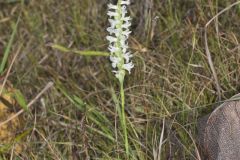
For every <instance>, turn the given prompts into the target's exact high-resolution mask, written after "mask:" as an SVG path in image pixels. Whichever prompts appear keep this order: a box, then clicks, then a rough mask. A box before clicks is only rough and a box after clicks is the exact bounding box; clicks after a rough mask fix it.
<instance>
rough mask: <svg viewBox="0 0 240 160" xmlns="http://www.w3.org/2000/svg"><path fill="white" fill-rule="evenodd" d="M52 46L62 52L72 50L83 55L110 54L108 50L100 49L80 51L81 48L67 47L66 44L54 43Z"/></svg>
mask: <svg viewBox="0 0 240 160" xmlns="http://www.w3.org/2000/svg"><path fill="white" fill-rule="evenodd" d="M51 47H52V48H53V49H57V50H59V51H61V52H65V53H66V52H72V53H75V54H78V55H81V56H109V53H108V52H100V51H79V50H72V49H69V48H66V47H64V46H61V45H58V44H52V45H51Z"/></svg>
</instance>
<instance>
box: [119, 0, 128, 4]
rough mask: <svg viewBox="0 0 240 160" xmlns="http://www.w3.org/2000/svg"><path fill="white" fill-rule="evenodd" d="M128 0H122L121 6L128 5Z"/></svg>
mask: <svg viewBox="0 0 240 160" xmlns="http://www.w3.org/2000/svg"><path fill="white" fill-rule="evenodd" d="M129 4H130V0H122V2H121V5H129Z"/></svg>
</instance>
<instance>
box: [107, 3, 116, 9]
mask: <svg viewBox="0 0 240 160" xmlns="http://www.w3.org/2000/svg"><path fill="white" fill-rule="evenodd" d="M108 8H109V9H117V5H113V4H111V3H110V4H108Z"/></svg>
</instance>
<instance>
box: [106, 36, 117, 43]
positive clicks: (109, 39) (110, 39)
mask: <svg viewBox="0 0 240 160" xmlns="http://www.w3.org/2000/svg"><path fill="white" fill-rule="evenodd" d="M106 38H107V40H108V41H109V42H110V43H113V42H117V38H116V37H113V36H107V37H106Z"/></svg>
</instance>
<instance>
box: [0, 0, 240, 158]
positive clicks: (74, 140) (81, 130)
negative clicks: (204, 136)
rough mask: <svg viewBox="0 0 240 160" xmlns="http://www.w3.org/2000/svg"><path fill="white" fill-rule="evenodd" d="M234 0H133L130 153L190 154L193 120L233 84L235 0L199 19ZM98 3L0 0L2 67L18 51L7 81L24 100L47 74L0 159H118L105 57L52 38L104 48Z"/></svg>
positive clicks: (236, 69)
mask: <svg viewBox="0 0 240 160" xmlns="http://www.w3.org/2000/svg"><path fill="white" fill-rule="evenodd" d="M234 2H236V1H235V0H221V1H220V0H201V1H200V0H181V1H180V0H179V1H178V0H132V4H131V5H130V6H129V11H130V15H131V17H132V18H133V21H132V27H131V30H132V34H131V36H130V39H129V46H130V50H131V51H132V53H133V55H134V58H133V62H134V64H135V67H134V69H133V71H132V73H131V74H130V75H127V76H126V80H125V86H124V88H125V94H126V97H125V99H126V115H127V126H128V134H129V144H130V149H131V156H130V159H140V160H146V159H149V160H150V159H160V157H161V159H184V160H185V159H197V156H198V152H201V151H200V149H199V147H198V143H197V128H196V123H197V119H198V118H199V117H202V116H204V115H206V114H208V113H210V112H211V111H212V110H213V109H214V108H216V106H217V105H218V104H219V103H218V102H219V101H220V102H221V101H224V100H226V99H228V98H229V97H231V96H233V95H234V94H237V93H238V90H239V87H240V86H239V73H240V54H239V51H240V50H239V36H240V31H239V28H240V23H239V18H240V17H239V16H240V6H239V5H235V6H233V7H232V8H229V9H228V10H227V11H226V12H224V13H223V14H221V15H219V16H217V17H216V18H215V19H214V20H213V21H212V22H211V23H210V24H209V25H208V26H207V27H205V26H206V24H207V23H208V22H209V21H210V19H211V18H213V17H214V16H215V15H217V13H219V12H221V11H223V10H224V9H225V8H226V7H228V6H229V5H231V4H233V3H234ZM107 3H108V1H107V0H71V1H70V0H41V1H36V0H32V1H31V0H26V1H25V2H24V3H21V2H20V1H17V0H0V54H1V55H2V54H3V52H4V48H6V46H7V43H8V42H9V39H10V36H11V33H12V30H13V28H12V27H11V26H13V25H14V24H15V23H16V22H17V19H18V17H20V21H19V25H18V28H17V34H16V37H15V39H14V42H13V44H12V46H11V53H10V57H9V62H8V66H10V63H11V62H12V59H13V57H14V55H15V54H16V53H17V52H18V51H20V52H19V55H18V57H17V59H16V60H15V61H14V65H13V68H12V69H11V72H10V74H9V77H8V81H9V82H10V83H11V84H12V85H13V86H14V88H16V89H19V90H20V91H21V92H22V93H23V95H24V96H25V98H26V101H27V102H30V101H31V100H32V99H34V97H35V96H37V95H38V93H40V92H41V90H42V89H43V88H44V87H45V86H46V85H47V84H48V83H49V82H53V83H54V85H53V86H52V87H51V88H50V89H49V90H47V91H46V92H44V94H43V95H42V96H41V97H40V98H39V99H38V100H37V101H36V102H35V103H34V104H33V105H32V106H31V107H30V108H29V111H25V112H24V113H23V114H22V117H23V119H24V125H23V126H22V128H21V129H20V130H19V134H20V135H24V136H20V138H18V142H16V143H21V145H22V146H24V149H22V151H21V153H20V154H19V153H18V154H17V153H14V146H15V145H12V146H11V147H10V148H9V152H7V153H6V152H4V153H1V156H2V158H1V157H0V158H1V159H9V157H12V158H14V159H69V160H77V159H88V158H89V159H104V160H105V159H109V160H110V159H126V155H125V153H124V141H123V135H122V131H121V127H120V124H119V117H118V115H117V113H116V107H117V106H118V105H117V104H118V98H119V86H118V83H117V80H116V78H115V77H114V75H113V73H112V68H111V64H110V62H109V58H108V57H107V56H82V55H79V54H75V53H73V52H63V50H59V48H54V47H52V46H53V45H61V46H64V47H66V48H69V49H70V50H74V51H101V52H108V50H107V46H108V43H107V40H106V38H105V37H106V35H107V31H106V28H107V27H108V25H109V24H108V21H107V18H108V17H107V15H106V12H107ZM206 40H207V43H206ZM207 48H208V49H209V53H210V56H211V60H212V67H211V61H210V58H209V56H208V54H207V52H206V51H207ZM214 71H215V72H216V76H214ZM4 76H5V74H4V75H3V76H2V77H4ZM220 98H221V100H220ZM21 133H22V134H21ZM161 137H162V138H161ZM19 139H20V140H19Z"/></svg>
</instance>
